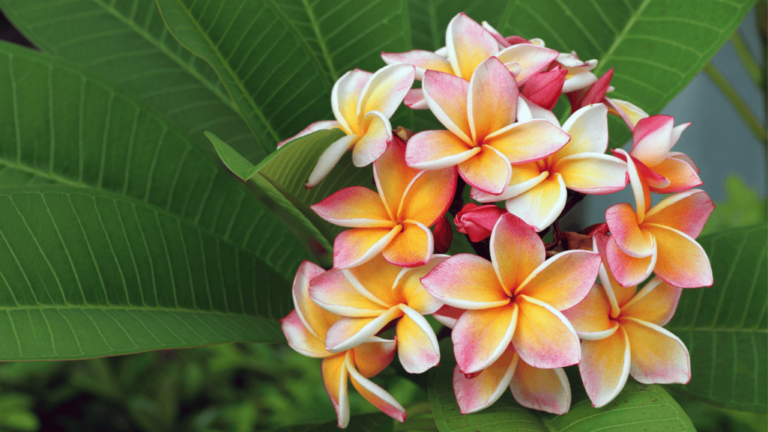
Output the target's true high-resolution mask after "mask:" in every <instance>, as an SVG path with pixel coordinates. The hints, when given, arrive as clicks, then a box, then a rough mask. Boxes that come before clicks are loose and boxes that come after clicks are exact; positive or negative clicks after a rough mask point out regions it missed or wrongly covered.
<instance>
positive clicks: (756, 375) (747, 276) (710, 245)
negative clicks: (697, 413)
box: [667, 224, 768, 412]
mask: <svg viewBox="0 0 768 432" xmlns="http://www.w3.org/2000/svg"><path fill="white" fill-rule="evenodd" d="M766 238H768V229H767V226H766V224H760V225H755V226H752V227H748V228H738V229H734V230H730V231H724V232H720V233H717V234H712V235H707V236H704V237H701V238H700V239H699V243H701V245H702V246H703V247H704V250H706V251H707V254H708V255H709V260H710V262H711V263H712V272H713V275H714V278H715V284H714V285H713V286H712V287H711V288H698V289H695V290H685V291H684V292H683V295H682V297H681V299H680V303H679V304H678V306H677V312H676V313H675V317H674V318H673V319H672V321H671V322H670V323H669V325H668V326H667V328H668V329H669V330H670V331H672V332H673V333H675V334H676V335H677V336H678V337H680V339H681V340H682V341H683V342H685V345H686V346H687V347H688V351H689V352H690V354H691V372H692V377H691V382H690V383H688V385H685V386H675V387H673V388H674V389H675V391H677V392H680V393H683V394H685V395H688V396H691V397H694V398H697V399H701V400H704V401H705V402H708V403H711V404H715V405H720V406H723V407H727V408H733V409H739V410H750V411H759V412H768V369H766V363H765V361H766V358H768V317H766V315H767V314H766V312H768V290H766V287H767V286H768V254H767V251H768V245H767V244H766Z"/></svg>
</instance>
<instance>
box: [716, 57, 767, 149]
mask: <svg viewBox="0 0 768 432" xmlns="http://www.w3.org/2000/svg"><path fill="white" fill-rule="evenodd" d="M704 73H706V74H707V76H708V77H709V79H711V80H712V82H713V83H715V85H716V86H717V87H718V88H719V89H720V91H722V92H723V94H724V95H725V97H726V98H728V100H729V101H730V102H731V104H732V105H733V107H734V108H736V111H737V112H738V113H739V115H740V116H741V118H742V119H743V120H744V122H745V123H746V124H747V126H749V129H751V130H752V133H753V134H754V135H755V136H756V137H757V138H758V139H759V140H760V141H761V142H762V143H763V145H764V146H768V144H766V138H768V132H766V130H765V127H764V126H763V125H762V124H761V123H760V120H758V119H757V117H756V116H755V115H754V114H753V113H752V111H751V110H750V109H749V107H748V106H747V104H746V103H744V101H743V100H742V99H741V96H739V94H738V93H736V90H734V89H733V87H731V84H730V83H728V80H726V79H725V77H724V76H723V75H722V74H721V73H720V71H719V70H717V68H716V67H715V65H713V64H712V63H707V65H706V66H704Z"/></svg>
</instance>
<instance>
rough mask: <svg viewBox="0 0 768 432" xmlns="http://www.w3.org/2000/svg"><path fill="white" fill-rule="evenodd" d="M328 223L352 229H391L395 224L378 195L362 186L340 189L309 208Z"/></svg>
mask: <svg viewBox="0 0 768 432" xmlns="http://www.w3.org/2000/svg"><path fill="white" fill-rule="evenodd" d="M310 208H311V209H312V210H314V211H315V213H317V215H318V216H320V217H321V218H323V219H325V220H327V221H328V222H330V223H332V224H334V225H338V226H344V227H352V228H355V227H357V228H360V227H365V228H392V227H394V226H395V223H394V222H392V220H391V219H390V217H389V214H388V213H387V209H386V208H385V207H384V205H383V204H382V202H381V198H380V197H379V195H378V194H377V193H376V192H374V191H372V190H370V189H368V188H365V187H362V186H352V187H348V188H345V189H342V190H340V191H338V192H336V193H334V194H333V195H331V196H329V197H328V198H326V199H324V200H322V201H320V202H319V203H317V204H314V205H312V206H311V207H310Z"/></svg>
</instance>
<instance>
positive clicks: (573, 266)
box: [515, 250, 602, 311]
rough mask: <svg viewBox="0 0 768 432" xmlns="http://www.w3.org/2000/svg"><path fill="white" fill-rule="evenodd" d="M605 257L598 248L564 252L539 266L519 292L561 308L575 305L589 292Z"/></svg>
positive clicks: (516, 293)
mask: <svg viewBox="0 0 768 432" xmlns="http://www.w3.org/2000/svg"><path fill="white" fill-rule="evenodd" d="M601 261H602V259H601V258H600V254H598V253H595V252H587V251H583V250H571V251H566V252H561V253H559V254H557V255H555V256H554V257H552V258H550V259H548V260H547V261H545V262H544V263H543V264H541V265H540V266H539V267H538V268H536V269H535V270H534V271H533V272H532V273H531V274H530V275H529V276H528V278H527V279H525V281H524V282H523V283H522V284H520V286H519V287H518V288H517V290H516V292H515V295H525V296H528V297H532V298H535V299H536V300H539V301H542V302H544V303H547V304H549V305H551V306H552V307H554V308H555V309H557V310H561V311H562V310H565V309H568V308H571V307H573V306H575V305H576V304H577V303H579V302H580V301H581V300H583V299H584V297H586V296H587V294H588V293H589V290H590V289H591V288H592V286H593V285H594V283H595V279H597V271H598V269H599V268H600V262H601Z"/></svg>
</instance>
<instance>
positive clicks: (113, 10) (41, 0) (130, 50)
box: [0, 0, 272, 161]
mask: <svg viewBox="0 0 768 432" xmlns="http://www.w3.org/2000/svg"><path fill="white" fill-rule="evenodd" d="M0 8H2V10H3V13H5V14H6V15H7V16H8V17H9V18H10V19H11V21H12V22H13V24H14V25H15V26H16V27H17V28H19V30H21V32H22V33H24V35H25V36H26V37H28V38H29V39H30V40H31V41H32V42H33V43H34V44H35V45H36V46H38V47H40V48H41V49H42V50H43V51H46V52H48V53H51V54H54V55H56V56H58V57H61V58H63V59H65V60H68V61H70V62H72V63H74V64H76V65H78V66H80V67H81V68H82V69H83V70H85V71H89V72H92V73H95V74H97V75H99V76H101V77H102V78H104V79H105V80H107V81H110V82H112V83H115V84H117V85H119V86H120V87H121V88H123V89H124V90H125V91H127V92H128V93H130V94H131V95H132V96H134V97H135V98H136V99H138V100H140V101H142V102H144V103H146V104H147V105H149V106H151V107H152V108H154V109H155V110H157V111H158V112H160V113H161V114H163V115H165V116H167V117H168V118H169V119H170V120H171V121H173V122H175V123H176V124H178V125H179V126H180V128H181V130H182V131H183V132H184V133H185V134H187V135H188V136H189V137H190V138H191V139H192V142H194V143H195V144H197V145H198V146H200V147H201V148H203V149H204V150H206V151H207V152H211V148H210V144H209V143H208V140H207V139H206V138H205V136H204V135H203V131H205V130H210V131H213V132H215V133H216V134H217V135H218V136H220V137H222V138H223V139H224V140H226V141H227V142H228V143H229V144H230V145H231V146H233V147H234V148H236V149H237V150H238V151H239V152H240V153H242V154H243V155H245V156H246V157H247V158H248V159H250V160H254V161H258V160H261V159H262V158H263V157H264V156H265V155H266V154H267V153H266V152H265V150H264V149H263V147H261V146H260V144H259V141H258V140H257V139H256V137H255V136H254V135H253V133H252V132H251V131H250V129H249V128H248V125H247V124H246V123H245V121H243V119H242V118H241V117H240V114H239V113H238V110H237V106H236V105H235V103H234V102H232V98H231V97H230V95H229V94H228V93H227V90H226V89H225V88H224V87H223V86H222V85H221V84H220V82H219V79H218V77H217V76H216V72H215V71H214V70H213V68H211V66H210V65H208V64H207V63H206V62H204V61H202V60H201V59H199V58H198V57H197V56H195V55H194V54H192V53H190V52H189V51H187V50H186V49H184V48H183V47H182V46H180V45H179V43H178V42H177V41H176V40H175V39H174V38H173V37H172V36H170V35H169V34H168V30H167V29H166V27H165V24H164V23H163V20H162V17H161V16H160V13H159V11H158V10H157V5H156V4H155V2H154V0H130V1H128V0H125V1H123V0H121V1H109V0H71V1H66V2H62V1H59V0H35V1H32V2H30V1H28V0H1V1H0ZM269 142H270V143H271V142H272V139H271V138H270V141H269ZM211 153H212V152H211Z"/></svg>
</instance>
